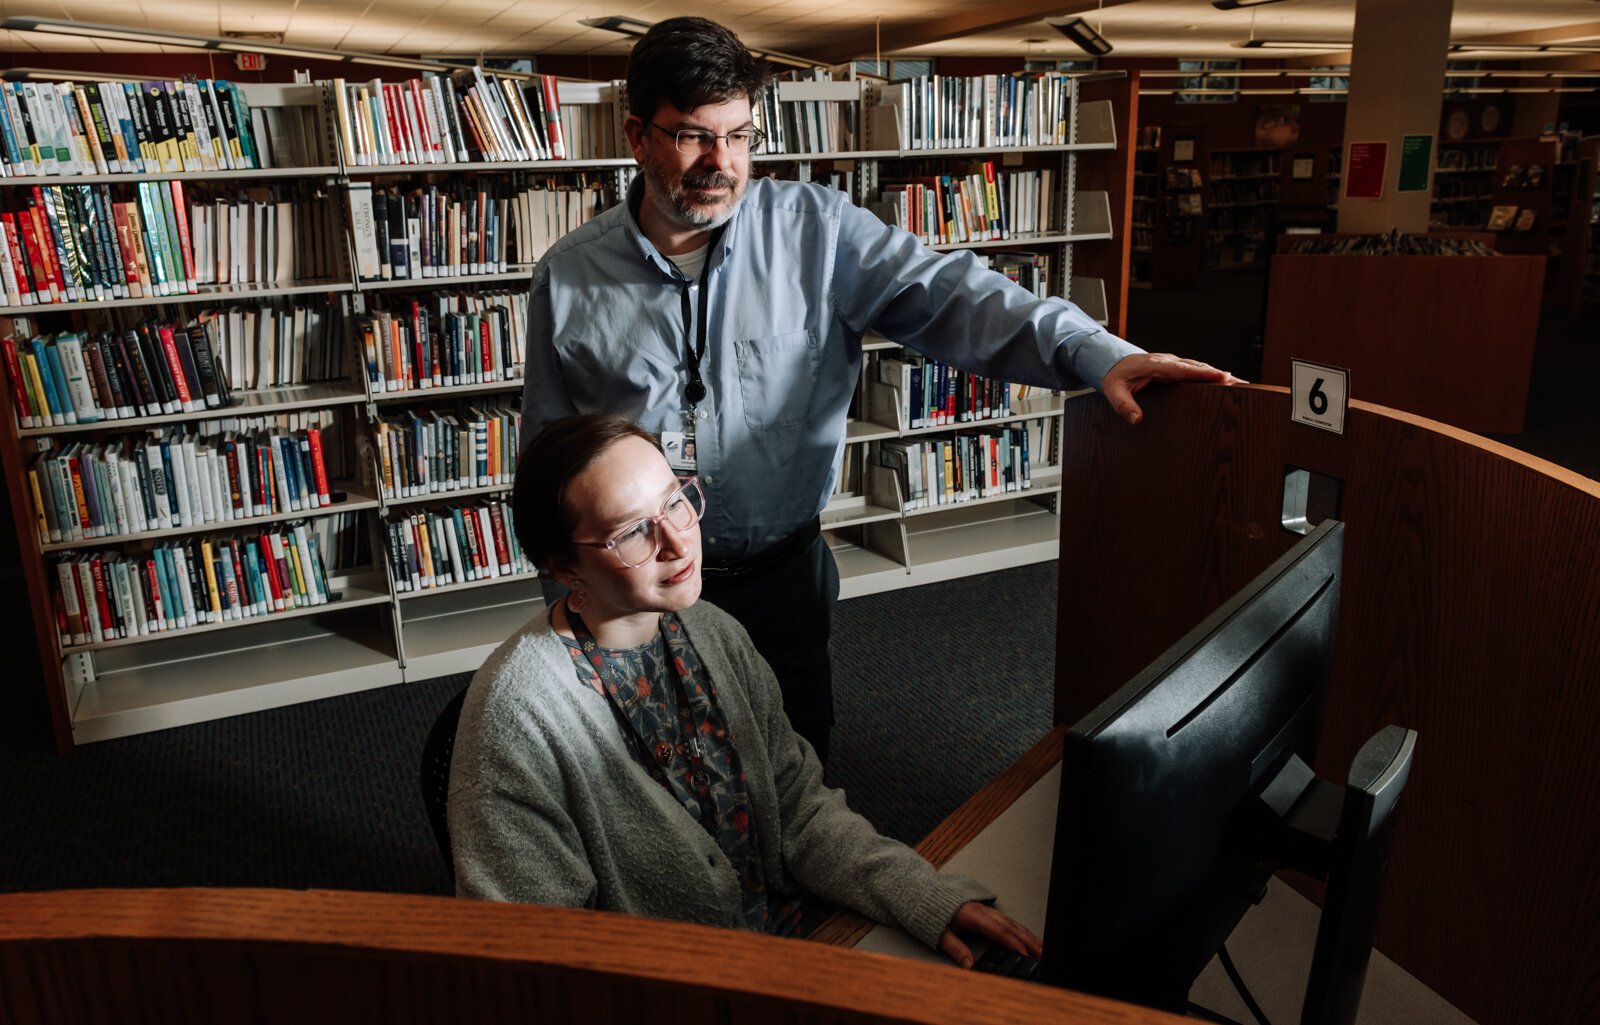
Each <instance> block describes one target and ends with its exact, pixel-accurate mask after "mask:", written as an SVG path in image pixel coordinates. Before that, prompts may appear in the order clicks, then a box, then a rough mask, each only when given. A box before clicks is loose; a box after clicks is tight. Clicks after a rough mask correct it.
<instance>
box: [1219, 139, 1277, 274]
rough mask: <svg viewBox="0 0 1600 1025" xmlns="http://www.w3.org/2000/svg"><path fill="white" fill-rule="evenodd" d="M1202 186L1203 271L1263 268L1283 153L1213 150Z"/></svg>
mask: <svg viewBox="0 0 1600 1025" xmlns="http://www.w3.org/2000/svg"><path fill="white" fill-rule="evenodd" d="M1209 158H1210V182H1209V183H1208V184H1207V185H1206V235H1205V238H1206V243H1205V257H1204V259H1205V269H1206V270H1238V269H1241V268H1246V267H1255V266H1259V265H1260V264H1262V263H1264V262H1265V260H1266V257H1267V244H1268V240H1269V238H1270V237H1271V235H1272V228H1273V214H1274V213H1275V212H1276V210H1277V206H1278V199H1279V190H1280V183H1281V180H1282V177H1283V169H1282V167H1281V161H1282V151H1281V150H1276V149H1271V150H1267V149H1239V150H1230V149H1213V150H1211V151H1210V154H1209Z"/></svg>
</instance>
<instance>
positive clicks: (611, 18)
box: [578, 14, 825, 68]
mask: <svg viewBox="0 0 1600 1025" xmlns="http://www.w3.org/2000/svg"><path fill="white" fill-rule="evenodd" d="M578 24H580V25H583V26H585V27H586V28H598V29H604V30H605V31H607V32H620V33H621V34H622V35H625V36H642V35H644V34H645V33H646V32H648V31H650V30H651V29H652V28H654V27H655V24H656V23H655V22H653V21H645V20H643V19H642V18H630V17H628V16H627V15H625V14H610V15H606V16H605V17H603V18H579V19H578ZM748 49H749V50H750V52H751V54H753V55H754V56H757V57H760V58H762V59H763V60H767V61H771V62H772V63H774V64H788V65H791V66H792V67H796V68H820V67H824V66H825V64H824V62H823V61H819V60H812V59H811V58H810V57H798V56H796V55H794V54H792V53H779V52H778V51H777V50H758V49H756V48H755V47H753V46H752V47H748Z"/></svg>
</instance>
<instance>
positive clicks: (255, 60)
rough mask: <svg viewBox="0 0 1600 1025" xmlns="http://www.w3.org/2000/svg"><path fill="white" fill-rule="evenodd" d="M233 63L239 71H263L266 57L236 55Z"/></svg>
mask: <svg viewBox="0 0 1600 1025" xmlns="http://www.w3.org/2000/svg"><path fill="white" fill-rule="evenodd" d="M233 62H234V63H235V64H237V65H239V70H240V71H265V70H266V68H267V56H266V54H262V53H236V54H234V55H233Z"/></svg>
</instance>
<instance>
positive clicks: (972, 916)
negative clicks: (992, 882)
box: [939, 900, 1044, 968]
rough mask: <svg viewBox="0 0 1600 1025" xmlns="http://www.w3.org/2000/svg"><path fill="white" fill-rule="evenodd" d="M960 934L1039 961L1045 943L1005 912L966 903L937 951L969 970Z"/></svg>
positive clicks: (967, 951) (969, 954)
mask: <svg viewBox="0 0 1600 1025" xmlns="http://www.w3.org/2000/svg"><path fill="white" fill-rule="evenodd" d="M959 933H977V934H978V935H980V936H987V937H988V938H989V939H991V940H993V941H994V942H996V943H998V944H1000V945H1001V946H1003V947H1005V948H1006V949H1007V950H1010V951H1012V952H1013V953H1016V954H1021V955H1022V956H1023V957H1032V958H1038V957H1039V956H1040V955H1041V954H1043V953H1044V941H1043V940H1041V939H1039V937H1037V936H1035V935H1034V934H1033V933H1032V932H1029V931H1028V930H1027V929H1025V928H1023V927H1022V926H1021V925H1019V924H1018V923H1017V921H1016V920H1015V919H1013V918H1012V917H1011V916H1010V915H1008V914H1006V913H1005V912H1004V911H996V910H995V909H994V908H992V907H990V906H989V905H987V904H982V903H979V902H978V901H975V900H969V901H967V902H966V903H965V904H963V905H961V907H959V908H957V909H956V913H955V917H953V918H951V919H950V925H949V926H948V927H947V928H946V929H945V931H944V935H943V936H940V937H939V949H940V950H942V951H944V952H945V954H947V955H948V956H949V958H950V960H952V961H954V962H955V963H956V964H958V965H960V966H961V967H963V968H971V967H972V951H971V950H970V949H969V948H968V947H967V945H966V944H965V943H963V942H961V937H960V936H959V935H958V934H959Z"/></svg>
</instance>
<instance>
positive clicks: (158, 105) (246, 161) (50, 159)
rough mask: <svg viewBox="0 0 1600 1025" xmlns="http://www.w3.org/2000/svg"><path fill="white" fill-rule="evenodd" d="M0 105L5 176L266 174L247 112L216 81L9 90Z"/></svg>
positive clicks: (24, 85) (240, 99)
mask: <svg viewBox="0 0 1600 1025" xmlns="http://www.w3.org/2000/svg"><path fill="white" fill-rule="evenodd" d="M0 98H3V101H4V102H0V146H3V150H4V154H3V155H4V160H3V161H0V172H3V173H4V174H5V175H8V176H9V175H74V174H157V173H163V172H175V171H224V170H243V169H254V168H257V167H261V166H263V165H262V163H261V160H260V154H259V149H258V147H257V144H256V131H255V129H254V125H253V122H252V118H251V111H250V105H249V102H248V101H247V100H246V98H245V96H244V93H243V91H242V90H241V89H239V88H238V87H237V86H235V85H234V84H233V83H231V82H226V81H223V80H220V79H200V80H198V81H189V82H178V81H151V82H82V83H74V82H6V83H4V84H3V85H0Z"/></svg>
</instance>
